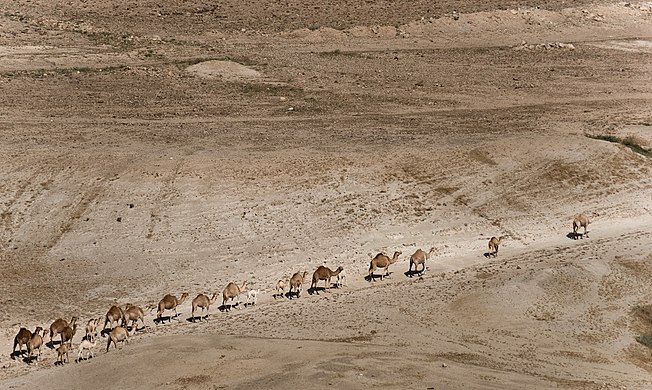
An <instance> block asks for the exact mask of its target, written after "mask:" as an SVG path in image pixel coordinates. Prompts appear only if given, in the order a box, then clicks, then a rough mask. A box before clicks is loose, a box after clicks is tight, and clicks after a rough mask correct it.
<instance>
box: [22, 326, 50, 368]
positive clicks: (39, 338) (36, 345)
mask: <svg viewBox="0 0 652 390" xmlns="http://www.w3.org/2000/svg"><path fill="white" fill-rule="evenodd" d="M41 332H42V333H43V335H41ZM45 335H46V330H45V329H43V328H41V327H40V326H37V327H36V329H35V330H34V333H32V338H31V339H30V340H29V343H27V352H28V355H27V361H28V362H29V363H31V362H32V356H33V355H34V351H38V354H37V355H36V364H38V361H39V360H40V359H41V346H42V345H43V339H44V338H45Z"/></svg>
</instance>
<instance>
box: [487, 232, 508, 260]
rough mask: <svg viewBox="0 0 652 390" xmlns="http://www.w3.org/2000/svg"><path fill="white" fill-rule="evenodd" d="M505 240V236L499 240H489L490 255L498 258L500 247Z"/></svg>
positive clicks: (492, 238) (494, 238)
mask: <svg viewBox="0 0 652 390" xmlns="http://www.w3.org/2000/svg"><path fill="white" fill-rule="evenodd" d="M505 238H506V237H505V236H500V237H498V238H496V237H491V239H490V240H489V255H493V256H494V257H497V256H498V246H499V245H500V243H501V242H503V240H504V239H505Z"/></svg>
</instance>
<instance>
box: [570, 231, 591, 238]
mask: <svg viewBox="0 0 652 390" xmlns="http://www.w3.org/2000/svg"><path fill="white" fill-rule="evenodd" d="M584 236H586V238H589V232H586V233H579V232H578V233H575V232H570V233H568V234H567V235H566V237H568V238H570V239H571V240H577V239H578V238H579V239H584Z"/></svg>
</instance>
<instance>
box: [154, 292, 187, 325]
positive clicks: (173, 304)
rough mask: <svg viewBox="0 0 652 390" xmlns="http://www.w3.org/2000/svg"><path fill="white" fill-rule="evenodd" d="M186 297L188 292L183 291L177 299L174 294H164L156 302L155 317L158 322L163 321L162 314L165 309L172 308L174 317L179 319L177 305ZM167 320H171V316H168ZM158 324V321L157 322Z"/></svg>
mask: <svg viewBox="0 0 652 390" xmlns="http://www.w3.org/2000/svg"><path fill="white" fill-rule="evenodd" d="M186 298H188V293H187V292H185V293H183V294H181V298H179V299H177V297H175V296H174V295H170V294H166V295H165V296H164V297H163V299H161V301H160V302H159V303H158V311H157V312H156V318H157V320H158V322H161V321H163V320H162V315H163V312H164V311H166V310H174V318H176V319H177V321H179V318H178V317H179V313H177V306H179V305H180V304H182V303H183V302H184V301H185V300H186ZM168 322H172V316H170V317H169V320H168ZM157 324H158V323H157Z"/></svg>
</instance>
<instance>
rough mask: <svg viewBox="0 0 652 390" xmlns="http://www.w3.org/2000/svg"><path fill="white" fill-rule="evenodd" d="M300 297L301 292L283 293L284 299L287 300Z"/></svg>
mask: <svg viewBox="0 0 652 390" xmlns="http://www.w3.org/2000/svg"><path fill="white" fill-rule="evenodd" d="M300 296H301V291H292V292H290V291H288V292H286V293H285V297H286V298H288V299H292V297H297V298H299V297H300Z"/></svg>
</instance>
